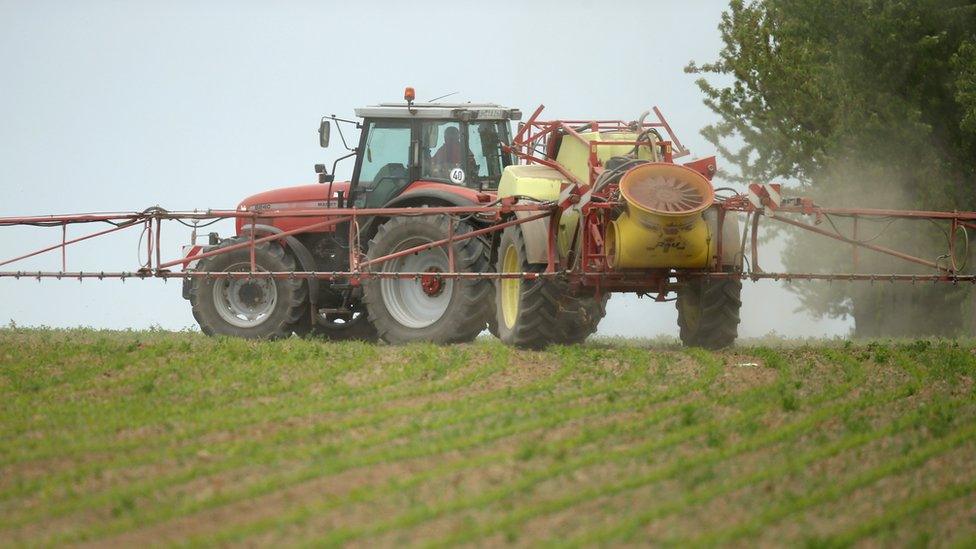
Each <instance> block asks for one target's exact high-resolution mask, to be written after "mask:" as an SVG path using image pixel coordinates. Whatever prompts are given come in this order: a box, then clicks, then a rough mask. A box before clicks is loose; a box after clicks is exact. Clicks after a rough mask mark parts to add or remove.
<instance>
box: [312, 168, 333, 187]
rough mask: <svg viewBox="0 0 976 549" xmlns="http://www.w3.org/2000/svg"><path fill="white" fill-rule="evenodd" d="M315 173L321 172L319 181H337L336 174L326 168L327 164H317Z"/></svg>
mask: <svg viewBox="0 0 976 549" xmlns="http://www.w3.org/2000/svg"><path fill="white" fill-rule="evenodd" d="M315 173H317V174H319V183H332V182H333V181H335V175H332V174H330V173H329V172H327V171H326V170H325V164H316V165H315Z"/></svg>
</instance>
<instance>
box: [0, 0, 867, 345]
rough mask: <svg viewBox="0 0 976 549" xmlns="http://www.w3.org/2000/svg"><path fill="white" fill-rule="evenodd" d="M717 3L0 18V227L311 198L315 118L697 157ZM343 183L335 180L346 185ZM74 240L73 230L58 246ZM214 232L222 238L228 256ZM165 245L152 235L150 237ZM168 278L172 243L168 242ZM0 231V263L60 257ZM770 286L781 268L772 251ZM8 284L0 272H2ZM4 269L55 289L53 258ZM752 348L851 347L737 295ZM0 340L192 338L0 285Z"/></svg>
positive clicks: (631, 322)
mask: <svg viewBox="0 0 976 549" xmlns="http://www.w3.org/2000/svg"><path fill="white" fill-rule="evenodd" d="M724 6H725V2H721V1H704V0H703V1H685V2H674V3H663V2H648V1H634V2H593V1H589V2H573V1H566V0H563V1H552V2H525V1H522V2H514V1H512V2H506V1H496V2H492V3H490V4H486V3H482V2H458V1H450V2H422V1H419V0H418V1H414V2H392V1H391V2H371V3H368V5H367V3H366V2H358V3H357V2H341V3H340V2H335V3H333V2H324V1H323V2H217V1H210V2H206V3H204V2H179V1H176V2H134V1H127V2H121V1H118V2H97V1H86V2H68V1H64V2H51V1H30V2H27V1H24V2H9V1H4V0H0V121H2V122H0V197H2V200H0V216H10V215H28V214H47V213H62V212H86V211H115V210H142V209H144V208H146V207H148V206H152V205H156V204H159V205H161V206H163V207H165V208H168V209H193V208H201V209H205V208H233V207H234V206H235V205H236V204H237V202H238V201H239V200H240V199H241V198H243V197H245V196H248V195H250V194H254V193H256V192H260V191H263V190H267V189H270V188H274V187H282V186H289V185H295V184H301V183H311V182H313V181H314V180H315V178H314V173H313V171H312V166H313V164H315V163H319V162H323V161H326V162H328V163H330V164H331V161H332V160H333V159H334V158H335V157H336V156H337V155H338V154H339V152H340V151H339V148H338V147H333V148H332V149H330V150H328V151H323V150H322V149H319V148H318V142H317V134H316V128H317V125H318V120H319V117H320V116H322V115H323V114H329V113H335V114H337V115H339V116H348V117H351V116H353V112H352V111H353V109H354V108H355V107H357V106H362V105H365V104H372V103H376V102H380V101H390V100H393V101H396V100H400V99H401V97H402V93H403V91H402V90H403V87H404V86H406V85H411V86H414V87H415V88H416V89H417V95H418V99H419V100H424V99H430V98H433V97H437V96H439V95H443V94H446V93H450V92H454V91H457V92H459V93H458V94H457V95H455V96H452V97H451V98H450V99H451V100H452V101H454V100H461V101H467V100H471V101H492V102H497V103H502V104H504V105H507V106H512V107H520V108H522V110H523V111H524V112H531V110H532V109H534V107H535V106H537V105H538V104H539V103H544V104H545V105H546V113H547V114H546V115H547V116H548V117H550V118H557V117H566V118H625V119H633V118H636V117H637V116H638V115H639V114H640V113H641V112H642V111H643V110H645V109H647V108H648V107H650V106H651V105H658V106H660V107H661V108H662V110H663V111H664V112H665V114H666V115H667V116H668V118H669V121H670V122H671V124H672V126H673V127H674V128H675V129H676V131H677V132H678V134H679V136H680V137H681V138H682V140H683V141H684V143H685V144H686V145H687V146H689V147H690V148H691V149H692V152H693V153H694V154H695V155H696V156H708V155H709V154H711V151H710V148H709V146H708V144H707V143H706V142H705V141H704V139H703V138H702V137H701V136H700V135H699V133H698V131H699V129H701V128H702V127H703V126H705V125H707V124H708V123H710V122H712V121H713V120H714V116H713V115H712V113H711V112H710V111H708V109H707V108H706V107H705V106H704V105H703V104H702V102H701V95H700V93H699V92H698V90H697V88H696V87H695V85H694V78H693V77H692V76H690V75H686V74H684V72H683V71H682V68H683V67H684V66H685V65H686V64H687V63H688V61H690V60H697V61H708V60H712V59H714V58H715V56H716V55H717V52H718V51H719V49H720V47H721V43H720V38H719V35H718V31H717V28H716V27H717V25H718V22H719V18H720V16H721V12H722V10H723V8H724ZM351 167H352V163H351V162H347V163H346V164H344V165H341V167H340V169H339V171H338V176H339V177H340V178H347V177H348V176H349V171H350V170H351ZM87 230H90V229H83V228H77V227H76V228H72V229H71V230H70V233H69V237H70V236H79V235H81V234H84V233H83V231H87ZM230 230H231V229H230V228H229V227H227V226H225V227H223V228H222V229H221V232H222V233H224V234H227V233H228V232H229V231H230ZM166 233H168V234H166ZM164 234H165V237H164V242H163V252H164V256H170V257H173V256H175V255H176V254H177V253H178V251H179V247H180V246H181V245H182V244H184V243H186V242H187V240H188V232H187V231H184V230H181V229H180V228H178V227H177V226H175V225H174V226H172V227H170V226H167V227H166V229H165V231H164ZM59 239H60V234H59V231H58V230H52V229H47V230H44V229H10V228H0V258H2V259H6V258H9V257H12V256H14V255H19V254H20V253H22V252H25V251H29V250H31V249H32V248H37V247H40V246H42V245H46V244H51V243H55V242H57V241H59ZM137 240H138V234H137V233H132V234H122V235H120V236H118V237H113V238H111V239H106V240H102V241H95V242H92V243H90V244H85V245H81V246H78V247H77V248H76V247H71V248H69V250H68V268H69V270H134V269H135V268H137V266H138V261H139V260H138V257H137V249H136V246H137ZM765 257H767V258H768V259H766V261H765V265H764V267H766V268H767V269H769V268H774V267H776V261H775V249H774V248H770V249H768V251H767V254H766V256H765ZM8 268H9V267H0V269H4V270H6V269H8ZM17 268H18V269H50V270H58V269H60V255H59V254H58V253H57V252H54V253H51V254H49V255H46V256H44V257H43V258H38V259H36V260H31V261H27V262H24V263H22V264H20V266H19V267H17ZM747 285H748V287H747V290H746V292H745V295H744V300H745V305H744V308H743V317H744V318H743V325H742V327H741V330H740V333H741V334H742V335H746V336H759V335H764V334H766V333H768V332H770V331H772V330H775V331H776V332H778V333H780V334H785V335H836V334H845V333H846V332H847V330H848V329H849V323H848V322H845V321H824V322H818V321H815V320H812V319H810V318H808V317H807V316H805V315H803V314H802V313H795V312H794V309H796V307H797V302H796V299H795V298H794V297H793V296H792V294H790V293H789V292H787V291H785V290H783V289H782V288H781V287H780V286H779V285H777V284H774V283H771V282H768V283H759V284H750V283H747ZM0 298H2V300H0V303H2V304H0V322H7V321H8V319H9V320H12V321H14V322H16V323H17V324H18V325H48V326H81V325H87V326H93V327H105V328H125V327H132V328H146V327H149V326H151V325H154V324H156V325H159V326H161V327H164V328H168V329H180V328H185V327H195V324H194V321H193V317H192V316H191V315H190V310H189V305H188V303H187V302H185V301H184V300H183V299H182V298H181V297H180V284H179V283H178V282H169V283H164V282H162V281H159V280H149V281H128V282H125V283H124V284H123V283H120V282H117V281H113V282H95V281H91V282H85V283H79V282H77V281H45V282H42V283H37V282H32V281H24V280H21V281H14V280H0ZM610 303H611V304H610V310H609V312H608V316H607V319H606V320H604V322H603V324H602V325H601V327H600V333H601V334H605V335H625V336H656V335H676V334H677V329H676V327H675V319H676V315H675V313H674V308H673V305H672V304H670V303H668V304H656V303H654V302H652V301H650V300H647V299H645V300H637V299H636V298H634V297H632V296H624V295H618V296H615V297H614V298H613V299H612V300H611V302H610Z"/></svg>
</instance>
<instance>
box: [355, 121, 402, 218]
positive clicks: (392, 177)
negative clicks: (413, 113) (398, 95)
mask: <svg viewBox="0 0 976 549" xmlns="http://www.w3.org/2000/svg"><path fill="white" fill-rule="evenodd" d="M365 130H366V131H365V132H364V133H363V137H362V139H361V141H360V151H362V152H361V153H360V155H359V158H358V159H357V162H356V168H355V173H354V174H353V182H352V185H353V187H354V189H355V190H354V193H355V196H354V203H355V205H356V207H360V208H363V207H366V208H379V207H382V206H383V205H384V204H386V203H387V202H389V201H390V200H391V199H392V198H394V197H395V196H397V195H398V194H400V193H401V192H402V191H403V189H405V188H406V187H407V186H408V185H410V183H412V182H413V181H415V180H416V179H417V175H418V169H417V162H416V160H415V159H414V158H413V157H414V156H416V152H415V151H416V150H417V147H416V146H415V142H416V138H415V135H414V133H415V124H414V123H413V122H412V121H410V120H369V121H367V123H366V128H365Z"/></svg>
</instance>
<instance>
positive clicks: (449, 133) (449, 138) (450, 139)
mask: <svg viewBox="0 0 976 549" xmlns="http://www.w3.org/2000/svg"><path fill="white" fill-rule="evenodd" d="M460 140H461V132H459V131H458V129H457V128H455V127H454V126H448V128H447V129H446V130H444V143H457V142H458V141H460Z"/></svg>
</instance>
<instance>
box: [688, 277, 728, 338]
mask: <svg viewBox="0 0 976 549" xmlns="http://www.w3.org/2000/svg"><path fill="white" fill-rule="evenodd" d="M741 292H742V281H741V280H738V279H718V280H709V279H705V278H695V279H692V280H688V281H686V282H684V283H683V284H682V285H681V287H680V288H679V289H678V299H677V300H676V302H675V307H677V309H678V327H679V329H680V333H681V342H682V343H683V344H685V345H686V346H688V347H703V348H705V349H722V348H725V347H728V346H730V345H732V344H733V343H734V342H735V338H736V337H737V336H738V332H739V309H740V308H741V307H742V299H741V297H740V294H741Z"/></svg>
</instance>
